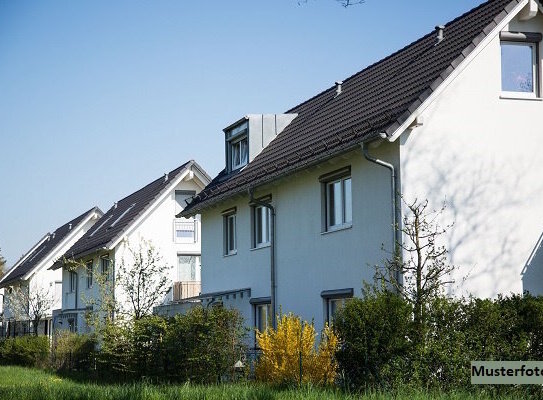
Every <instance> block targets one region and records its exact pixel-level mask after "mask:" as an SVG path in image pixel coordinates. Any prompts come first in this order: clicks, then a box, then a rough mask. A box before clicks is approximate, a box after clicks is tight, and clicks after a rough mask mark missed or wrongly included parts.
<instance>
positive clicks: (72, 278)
mask: <svg viewBox="0 0 543 400" xmlns="http://www.w3.org/2000/svg"><path fill="white" fill-rule="evenodd" d="M76 290H77V274H76V273H75V272H74V271H70V292H71V293H74V292H75V291H76Z"/></svg>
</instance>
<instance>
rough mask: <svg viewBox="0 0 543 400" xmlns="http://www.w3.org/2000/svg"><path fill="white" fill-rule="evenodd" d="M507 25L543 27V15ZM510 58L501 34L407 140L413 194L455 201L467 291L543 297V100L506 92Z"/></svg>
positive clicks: (453, 246)
mask: <svg viewBox="0 0 543 400" xmlns="http://www.w3.org/2000/svg"><path fill="white" fill-rule="evenodd" d="M504 30H510V31H525V32H542V31H543V16H542V15H541V13H540V14H539V15H538V16H537V18H535V19H533V20H530V21H527V22H519V21H516V20H514V21H512V22H511V24H510V26H509V27H506V28H505V29H504ZM542 50H543V48H542V47H541V44H540V45H539V57H540V61H539V62H540V67H539V68H540V74H539V75H540V77H541V54H543V51H542ZM500 57H501V50H500V40H499V37H498V36H496V37H495V38H494V39H493V40H492V41H491V42H490V43H489V44H488V46H486V47H485V48H484V49H483V50H482V51H481V52H480V53H479V54H478V55H477V57H475V58H474V59H473V61H472V62H471V63H470V64H469V65H468V66H467V68H466V69H465V70H464V71H463V72H462V73H461V74H460V75H459V76H458V77H457V78H456V79H455V80H454V81H453V82H452V83H451V84H450V85H449V86H448V87H447V88H446V89H445V91H444V92H443V93H442V94H441V96H439V98H438V99H437V100H436V101H435V102H434V103H433V104H431V106H430V107H429V108H428V109H426V110H425V112H424V113H423V117H424V125H423V126H422V127H419V128H416V129H414V130H413V131H412V132H411V133H407V134H404V135H402V137H401V139H400V140H401V143H402V144H401V159H402V165H401V171H402V172H401V181H402V191H403V193H404V195H405V196H406V197H407V199H409V200H412V199H414V198H419V199H424V198H427V199H429V201H430V205H431V207H434V208H438V207H440V205H441V203H442V202H443V201H446V204H447V209H446V212H445V215H444V218H443V220H442V222H443V224H447V223H451V222H454V227H453V228H451V229H450V230H449V231H448V233H447V236H446V239H445V241H444V244H445V245H446V246H447V248H448V250H449V251H450V254H449V259H450V262H451V263H453V264H455V265H457V266H459V268H458V270H457V272H456V273H455V280H456V283H455V284H454V285H453V286H452V287H451V288H449V290H450V291H452V292H454V293H455V294H457V295H460V294H468V293H471V294H474V295H476V296H481V297H487V296H496V295H497V294H498V293H509V292H515V293H521V292H522V291H523V290H530V291H531V292H534V293H540V294H541V293H543V255H542V254H541V249H539V241H540V237H541V235H542V233H543V203H542V202H541V196H542V194H543V186H542V184H541V177H540V174H541V171H542V170H543V157H541V149H543V125H542V124H541V116H543V102H542V101H538V100H523V99H505V98H500V94H501V59H500ZM532 251H533V252H534V254H533V255H532V256H531V254H532ZM464 278H465V281H464V280H463V279H464Z"/></svg>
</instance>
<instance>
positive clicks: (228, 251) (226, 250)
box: [223, 208, 238, 257]
mask: <svg viewBox="0 0 543 400" xmlns="http://www.w3.org/2000/svg"><path fill="white" fill-rule="evenodd" d="M230 221H233V222H232V226H233V237H230V229H229V228H230V226H229V223H230ZM231 245H233V246H231ZM237 245H238V243H237V210H236V209H235V208H234V209H230V210H227V211H225V212H223V256H225V257H226V256H233V255H235V254H237V252H238V246H237Z"/></svg>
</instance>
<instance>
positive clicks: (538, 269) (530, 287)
mask: <svg viewBox="0 0 543 400" xmlns="http://www.w3.org/2000/svg"><path fill="white" fill-rule="evenodd" d="M521 275H522V291H523V292H529V293H530V294H532V295H534V296H537V295H543V233H542V234H541V236H539V240H538V241H537V244H536V245H535V247H534V249H533V250H532V254H530V257H528V261H526V265H525V266H524V268H523V269H522V273H521Z"/></svg>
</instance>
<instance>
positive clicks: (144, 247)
mask: <svg viewBox="0 0 543 400" xmlns="http://www.w3.org/2000/svg"><path fill="white" fill-rule="evenodd" d="M127 249H128V254H129V257H128V259H129V260H126V259H125V258H123V259H122V261H121V262H120V264H119V270H118V275H117V279H116V281H117V283H118V285H119V288H120V289H121V290H122V291H123V292H124V294H125V295H126V297H127V300H128V303H129V304H128V307H126V306H125V307H123V308H124V310H123V311H124V312H125V313H126V314H128V315H129V316H130V317H132V318H133V319H135V320H138V319H140V318H142V317H144V316H146V315H150V314H151V312H152V311H153V307H154V306H156V305H158V304H159V302H160V300H162V299H163V298H164V296H165V295H166V293H168V291H169V290H170V285H169V282H170V280H169V278H168V272H169V269H170V266H168V265H167V264H165V263H164V262H163V261H162V257H161V256H160V254H159V253H158V251H157V250H156V249H155V247H154V246H153V245H152V244H151V243H150V242H148V241H145V240H142V241H141V242H140V243H139V245H138V247H137V248H136V249H134V248H132V247H130V246H127Z"/></svg>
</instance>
